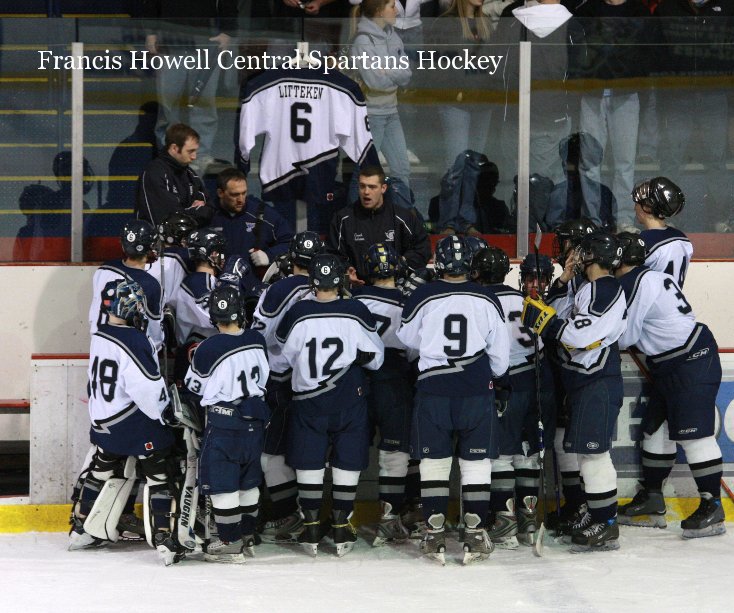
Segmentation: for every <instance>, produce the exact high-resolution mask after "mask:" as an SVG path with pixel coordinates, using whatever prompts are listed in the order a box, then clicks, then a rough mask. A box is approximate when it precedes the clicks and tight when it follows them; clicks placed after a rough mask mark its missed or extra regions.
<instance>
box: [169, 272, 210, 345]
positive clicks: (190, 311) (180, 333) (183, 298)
mask: <svg viewBox="0 0 734 613" xmlns="http://www.w3.org/2000/svg"><path fill="white" fill-rule="evenodd" d="M216 282H217V278H216V277H215V276H214V275H211V274H209V273H208V272H192V273H191V274H189V275H187V276H186V278H185V279H184V280H183V283H181V287H180V288H179V292H178V299H177V305H178V309H177V310H176V339H177V340H178V342H179V344H183V343H185V342H186V341H188V340H189V339H199V340H200V339H202V338H207V337H209V336H211V335H212V334H216V332H217V329H216V328H215V327H214V325H213V324H212V322H211V321H210V320H209V294H211V291H212V290H213V289H214V285H215V284H216Z"/></svg>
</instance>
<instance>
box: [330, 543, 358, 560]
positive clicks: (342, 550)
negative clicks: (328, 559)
mask: <svg viewBox="0 0 734 613" xmlns="http://www.w3.org/2000/svg"><path fill="white" fill-rule="evenodd" d="M335 545H336V555H337V557H339V558H342V557H344V556H345V555H347V554H348V553H349V552H350V551H352V549H354V543H335Z"/></svg>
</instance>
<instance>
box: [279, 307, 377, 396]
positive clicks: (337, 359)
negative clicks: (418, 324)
mask: <svg viewBox="0 0 734 613" xmlns="http://www.w3.org/2000/svg"><path fill="white" fill-rule="evenodd" d="M276 338H277V340H278V342H280V343H282V345H283V356H284V357H285V359H286V360H287V362H288V364H290V366H291V368H292V369H293V375H292V388H293V391H294V399H306V398H314V397H316V396H318V395H321V394H323V393H325V392H329V391H331V390H333V389H335V388H337V387H338V385H339V380H340V379H341V378H342V377H345V375H347V373H348V372H349V370H350V369H351V368H352V367H353V365H354V363H355V362H356V360H357V352H358V351H360V352H363V353H367V354H374V355H373V356H372V358H371V359H370V360H369V361H368V362H367V363H366V364H363V366H364V367H365V368H367V369H369V370H377V369H378V368H380V366H381V365H382V361H383V359H384V346H383V344H382V341H381V340H380V337H379V335H378V334H377V329H376V325H375V320H374V318H373V317H372V314H371V313H370V312H369V311H368V310H367V307H366V306H364V305H363V304H362V303H361V302H359V300H354V299H351V298H346V299H337V300H332V301H329V302H320V301H318V300H301V301H300V302H298V303H296V304H294V305H293V306H292V307H291V308H290V309H289V310H288V312H287V313H286V315H285V317H284V318H283V320H282V321H281V323H280V325H279V326H278V331H277V333H276Z"/></svg>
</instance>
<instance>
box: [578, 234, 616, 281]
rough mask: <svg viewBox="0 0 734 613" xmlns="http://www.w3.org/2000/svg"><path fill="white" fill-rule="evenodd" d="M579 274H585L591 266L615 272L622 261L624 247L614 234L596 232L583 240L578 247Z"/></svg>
mask: <svg viewBox="0 0 734 613" xmlns="http://www.w3.org/2000/svg"><path fill="white" fill-rule="evenodd" d="M578 249H579V259H578V262H577V269H576V270H577V272H578V273H584V272H585V271H586V269H587V268H588V267H589V266H590V265H591V264H599V266H601V267H602V268H606V269H608V270H614V269H615V268H617V267H618V266H619V264H620V262H621V261H622V247H621V246H620V244H619V243H618V242H617V239H616V237H615V236H614V235H613V234H609V233H608V232H605V231H604V230H596V231H594V232H592V233H591V234H589V235H587V236H585V237H584V238H583V239H581V242H580V243H579V245H578Z"/></svg>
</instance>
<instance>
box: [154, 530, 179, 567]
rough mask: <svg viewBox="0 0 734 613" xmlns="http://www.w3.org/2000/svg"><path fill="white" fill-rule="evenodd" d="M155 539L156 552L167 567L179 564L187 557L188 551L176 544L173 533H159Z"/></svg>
mask: <svg viewBox="0 0 734 613" xmlns="http://www.w3.org/2000/svg"><path fill="white" fill-rule="evenodd" d="M154 538H155V540H154V542H155V548H156V551H157V552H158V555H159V556H160V558H161V560H163V564H165V565H166V566H171V565H172V564H177V563H178V562H180V561H181V560H183V559H184V557H186V549H185V548H183V547H182V546H181V545H179V544H178V543H177V542H176V540H175V539H174V538H173V536H172V535H171V533H169V532H158V533H157V534H156V535H155V537H154Z"/></svg>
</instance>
